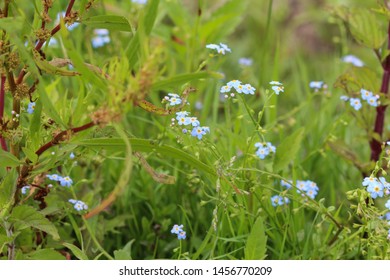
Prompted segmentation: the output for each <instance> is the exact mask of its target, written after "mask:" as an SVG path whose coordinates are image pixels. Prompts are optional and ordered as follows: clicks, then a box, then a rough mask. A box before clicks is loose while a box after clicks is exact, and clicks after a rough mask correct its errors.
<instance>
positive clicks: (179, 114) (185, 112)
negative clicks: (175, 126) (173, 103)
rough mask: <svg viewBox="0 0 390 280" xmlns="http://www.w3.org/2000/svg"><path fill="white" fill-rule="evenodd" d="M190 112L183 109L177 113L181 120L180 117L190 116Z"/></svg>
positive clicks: (177, 117)
mask: <svg viewBox="0 0 390 280" xmlns="http://www.w3.org/2000/svg"><path fill="white" fill-rule="evenodd" d="M189 114H190V113H189V112H187V111H181V112H177V113H176V119H177V120H179V119H180V118H183V117H186V116H188V115H189Z"/></svg>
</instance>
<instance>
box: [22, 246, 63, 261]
mask: <svg viewBox="0 0 390 280" xmlns="http://www.w3.org/2000/svg"><path fill="white" fill-rule="evenodd" d="M26 259H30V260H66V258H65V256H63V255H62V254H61V253H59V252H57V251H56V250H54V249H41V250H37V251H34V252H32V253H29V254H27V255H26Z"/></svg>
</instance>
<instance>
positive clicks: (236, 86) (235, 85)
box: [220, 80, 256, 98]
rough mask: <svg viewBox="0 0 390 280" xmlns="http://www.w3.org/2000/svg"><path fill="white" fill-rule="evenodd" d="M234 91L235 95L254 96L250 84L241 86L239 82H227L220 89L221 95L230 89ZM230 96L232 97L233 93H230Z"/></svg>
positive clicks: (253, 89) (253, 90)
mask: <svg viewBox="0 0 390 280" xmlns="http://www.w3.org/2000/svg"><path fill="white" fill-rule="evenodd" d="M233 88H234V89H235V91H236V92H237V93H244V94H251V95H254V94H255V90H256V89H255V88H254V87H253V86H252V85H250V84H245V85H243V84H241V81H239V80H232V81H230V82H228V83H227V84H226V85H224V86H222V87H221V89H220V92H221V93H229V92H230V91H231V90H232V89H233ZM230 96H232V97H233V96H234V93H231V94H230ZM227 97H228V95H225V98H227Z"/></svg>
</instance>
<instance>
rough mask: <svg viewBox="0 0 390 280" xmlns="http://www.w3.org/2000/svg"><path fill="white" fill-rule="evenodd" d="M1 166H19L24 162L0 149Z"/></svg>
mask: <svg viewBox="0 0 390 280" xmlns="http://www.w3.org/2000/svg"><path fill="white" fill-rule="evenodd" d="M0 159H1V160H0V167H17V166H19V165H21V164H22V162H21V161H20V160H19V159H18V158H17V157H15V156H14V155H13V154H11V153H9V152H6V151H4V150H2V149H0Z"/></svg>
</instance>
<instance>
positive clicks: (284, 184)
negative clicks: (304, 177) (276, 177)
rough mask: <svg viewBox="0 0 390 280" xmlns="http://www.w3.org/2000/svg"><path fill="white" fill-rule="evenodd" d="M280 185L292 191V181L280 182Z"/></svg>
mask: <svg viewBox="0 0 390 280" xmlns="http://www.w3.org/2000/svg"><path fill="white" fill-rule="evenodd" d="M280 185H281V186H282V187H285V188H286V189H291V187H292V180H287V181H285V180H283V179H282V180H280Z"/></svg>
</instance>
